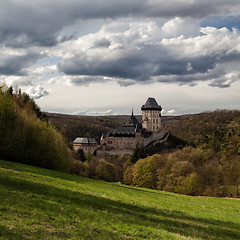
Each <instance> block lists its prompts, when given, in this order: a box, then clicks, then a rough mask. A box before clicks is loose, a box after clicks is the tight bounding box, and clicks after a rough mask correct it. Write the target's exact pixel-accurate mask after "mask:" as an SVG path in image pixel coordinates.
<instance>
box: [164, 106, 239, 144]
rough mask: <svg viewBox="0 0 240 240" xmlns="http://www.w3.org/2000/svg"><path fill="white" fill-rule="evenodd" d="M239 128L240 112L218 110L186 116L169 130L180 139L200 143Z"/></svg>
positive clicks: (171, 125) (170, 126) (169, 127)
mask: <svg viewBox="0 0 240 240" xmlns="http://www.w3.org/2000/svg"><path fill="white" fill-rule="evenodd" d="M239 127H240V111H238V110H216V111H213V112H203V113H199V114H192V115H186V116H185V117H184V118H182V119H181V120H179V121H176V122H175V123H174V124H170V125H169V126H168V130H169V131H170V132H171V133H172V134H173V135H174V136H176V137H178V138H180V139H183V140H185V141H187V142H193V143H198V142H202V141H204V140H206V139H209V138H212V137H213V136H214V135H215V136H217V135H222V134H224V133H226V132H227V131H229V130H230V129H233V130H234V129H237V128H239Z"/></svg>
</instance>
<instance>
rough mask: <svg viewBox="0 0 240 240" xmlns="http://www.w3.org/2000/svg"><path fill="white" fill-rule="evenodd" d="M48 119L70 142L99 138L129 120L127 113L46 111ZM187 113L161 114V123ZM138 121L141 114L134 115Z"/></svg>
mask: <svg viewBox="0 0 240 240" xmlns="http://www.w3.org/2000/svg"><path fill="white" fill-rule="evenodd" d="M46 116H47V119H48V121H49V122H50V123H51V124H52V125H53V126H54V127H56V128H57V130H59V131H60V132H61V133H62V134H63V135H64V136H65V137H66V138H67V139H68V141H70V142H72V141H73V140H74V139H75V138H76V137H80V136H81V137H94V138H95V139H96V140H97V141H99V140H100V138H101V135H102V134H106V133H107V132H108V131H109V130H111V129H113V128H116V127H118V126H120V125H122V124H123V123H126V122H128V121H129V115H109V116H78V115H69V114H59V113H46ZM187 117H188V115H183V116H163V117H162V123H163V124H164V125H166V126H167V127H168V126H170V125H172V124H175V123H177V122H179V121H181V120H183V119H186V118H187ZM136 118H137V119H138V121H139V122H141V121H142V116H141V115H136Z"/></svg>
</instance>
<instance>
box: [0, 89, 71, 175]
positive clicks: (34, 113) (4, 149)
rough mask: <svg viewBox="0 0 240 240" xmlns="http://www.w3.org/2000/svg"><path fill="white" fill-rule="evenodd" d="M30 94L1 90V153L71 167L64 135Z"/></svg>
mask: <svg viewBox="0 0 240 240" xmlns="http://www.w3.org/2000/svg"><path fill="white" fill-rule="evenodd" d="M43 118H44V117H43V114H42V113H41V111H40V108H39V107H37V105H36V103H35V102H34V100H33V99H31V98H30V97H29V96H28V95H27V94H21V92H19V93H17V94H13V93H12V90H11V89H10V90H7V91H6V90H4V88H1V91H0V157H2V158H4V159H6V160H9V161H15V162H21V163H26V164H30V165H35V166H40V167H44V168H49V169H55V170H60V171H68V169H69V167H70V164H71V160H72V158H71V153H70V150H69V149H68V148H67V146H66V143H65V140H64V139H63V137H62V135H61V134H60V133H58V132H57V131H56V130H55V129H54V128H53V127H52V126H51V125H49V124H48V123H47V122H46V121H43V120H42V119H43Z"/></svg>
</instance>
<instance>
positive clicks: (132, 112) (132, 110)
mask: <svg viewBox="0 0 240 240" xmlns="http://www.w3.org/2000/svg"><path fill="white" fill-rule="evenodd" d="M132 116H133V107H132Z"/></svg>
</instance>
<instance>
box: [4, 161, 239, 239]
mask: <svg viewBox="0 0 240 240" xmlns="http://www.w3.org/2000/svg"><path fill="white" fill-rule="evenodd" d="M0 239H14V240H15V239H224V240H225V239H240V200H237V199H221V198H207V197H190V196H184V195H178V194H173V193H167V192H160V191H156V190H149V189H144V188H133V187H129V186H125V185H119V184H114V183H107V182H102V181H96V180H92V179H87V178H82V177H78V176H73V175H68V174H64V173H60V172H55V171H50V170H46V169H40V168H36V167H31V166H27V165H21V164H17V163H12V162H6V161H1V160H0Z"/></svg>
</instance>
